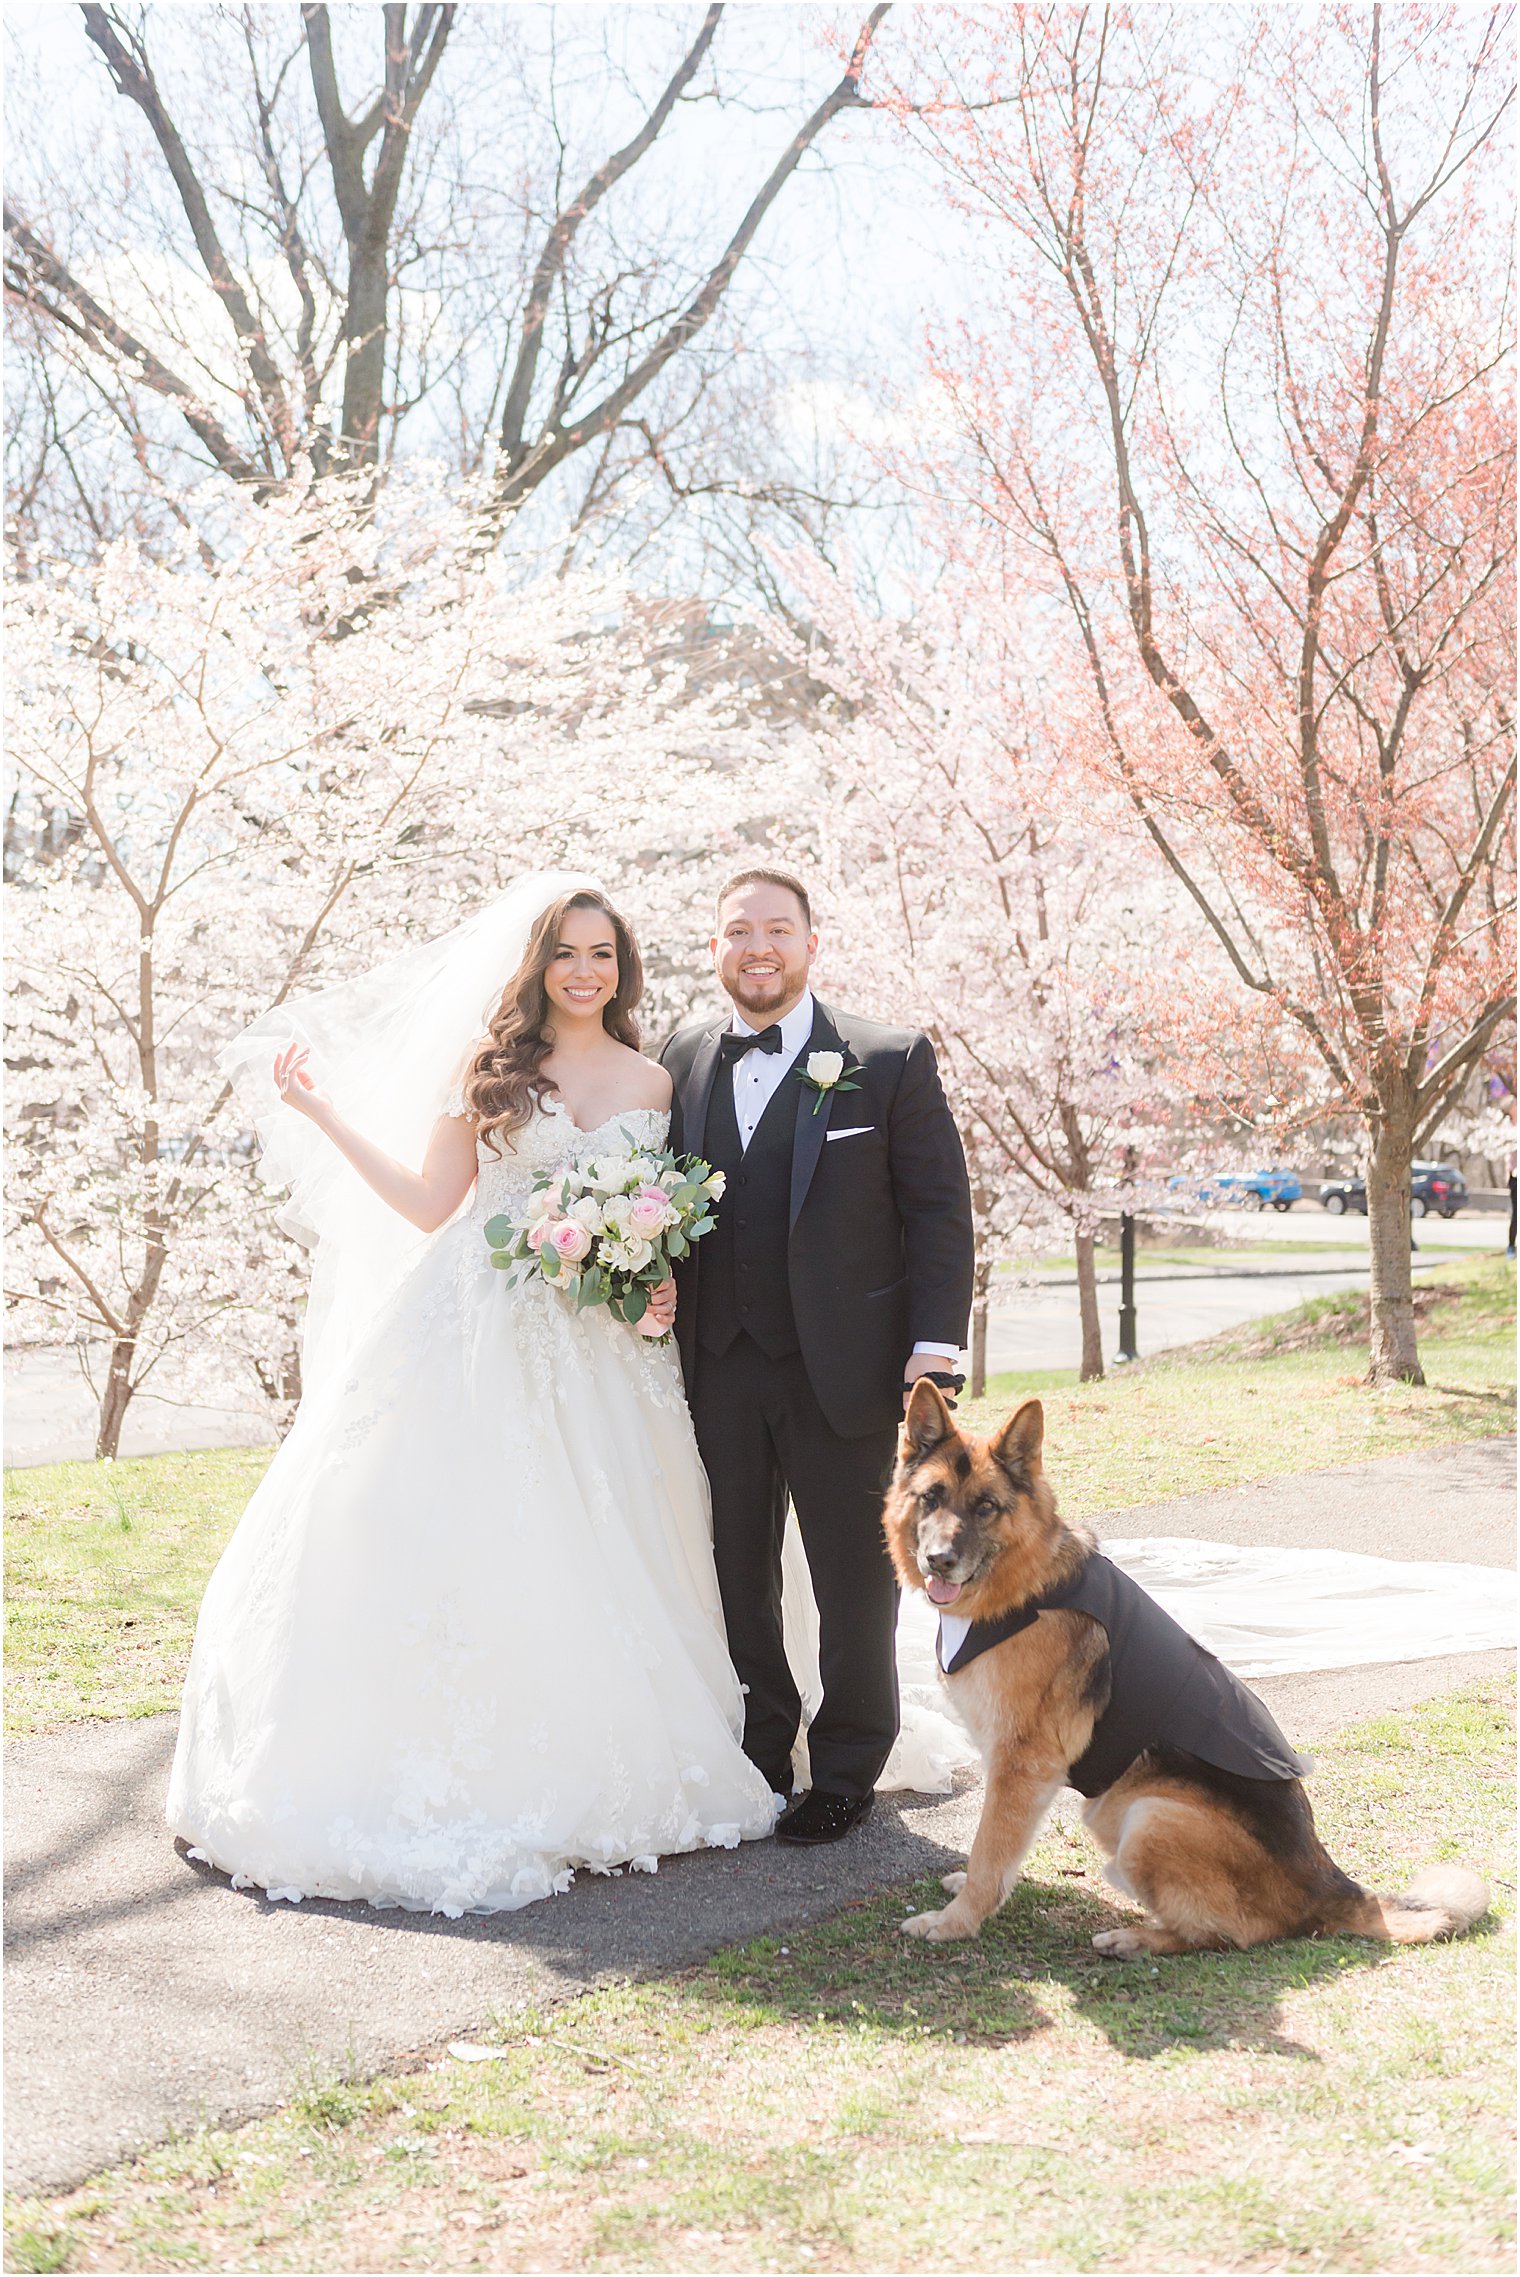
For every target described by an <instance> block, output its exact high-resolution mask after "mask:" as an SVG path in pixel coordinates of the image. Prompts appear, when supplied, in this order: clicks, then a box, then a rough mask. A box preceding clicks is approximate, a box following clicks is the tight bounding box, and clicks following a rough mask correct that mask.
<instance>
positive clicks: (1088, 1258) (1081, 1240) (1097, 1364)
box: [1077, 1233, 1103, 1384]
mask: <svg viewBox="0 0 1520 2277" xmlns="http://www.w3.org/2000/svg"><path fill="white" fill-rule="evenodd" d="M1077 1304H1078V1307H1079V1309H1080V1311H1081V1315H1082V1381H1083V1383H1084V1384H1092V1383H1097V1382H1099V1381H1100V1380H1101V1378H1102V1375H1103V1323H1102V1321H1101V1320H1100V1319H1099V1318H1098V1270H1097V1266H1096V1265H1095V1264H1094V1262H1093V1237H1092V1235H1091V1234H1090V1233H1079V1234H1078V1235H1077Z"/></svg>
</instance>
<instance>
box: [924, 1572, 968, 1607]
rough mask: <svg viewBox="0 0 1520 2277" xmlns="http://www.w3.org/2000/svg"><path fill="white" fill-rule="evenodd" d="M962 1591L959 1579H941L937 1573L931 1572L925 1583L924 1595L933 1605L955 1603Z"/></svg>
mask: <svg viewBox="0 0 1520 2277" xmlns="http://www.w3.org/2000/svg"><path fill="white" fill-rule="evenodd" d="M960 1593H961V1585H960V1583H959V1582H958V1581H941V1580H940V1577H939V1575H938V1574H937V1573H931V1574H930V1576H929V1578H928V1580H927V1581H926V1582H925V1583H924V1595H925V1596H926V1597H927V1598H928V1600H929V1602H930V1604H931V1605H953V1604H954V1603H955V1600H956V1599H957V1597H959V1595H960Z"/></svg>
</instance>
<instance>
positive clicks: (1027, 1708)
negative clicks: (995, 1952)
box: [884, 1382, 1488, 1960]
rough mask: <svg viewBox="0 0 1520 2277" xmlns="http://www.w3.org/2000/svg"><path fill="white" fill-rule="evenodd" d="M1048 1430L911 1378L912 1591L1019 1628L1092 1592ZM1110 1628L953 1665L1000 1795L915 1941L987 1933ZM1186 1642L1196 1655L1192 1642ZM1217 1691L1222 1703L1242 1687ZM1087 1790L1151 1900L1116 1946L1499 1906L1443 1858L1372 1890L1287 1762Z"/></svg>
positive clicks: (1165, 1759) (893, 1508) (1051, 1635)
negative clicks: (1329, 1842) (1337, 1846)
mask: <svg viewBox="0 0 1520 2277" xmlns="http://www.w3.org/2000/svg"><path fill="white" fill-rule="evenodd" d="M1044 1424H1045V1418H1044V1412H1043V1410H1042V1409H1041V1406H1040V1403H1039V1401H1038V1400H1037V1399H1030V1400H1026V1401H1025V1402H1024V1404H1023V1406H1022V1407H1020V1408H1019V1409H1018V1411H1017V1413H1016V1414H1015V1415H1013V1416H1012V1417H1011V1419H1010V1420H1009V1421H1008V1422H1007V1423H1005V1424H1004V1425H1003V1427H1002V1429H1001V1430H1000V1431H999V1432H997V1433H996V1434H995V1435H994V1436H993V1437H992V1438H990V1439H985V1440H980V1439H973V1438H971V1437H969V1436H968V1435H967V1434H966V1433H965V1432H963V1431H961V1430H959V1429H958V1428H957V1427H956V1425H955V1423H954V1422H953V1421H952V1419H951V1415H950V1411H949V1409H948V1408H947V1407H946V1405H945V1402H944V1400H943V1399H942V1398H941V1396H940V1394H939V1392H938V1391H937V1390H936V1388H935V1387H934V1385H933V1384H930V1383H924V1382H920V1383H918V1384H917V1385H916V1386H915V1387H914V1390H913V1393H912V1396H911V1398H910V1400H909V1402H908V1409H907V1414H906V1416H905V1418H904V1421H903V1431H902V1439H901V1443H900V1446H899V1452H898V1461H897V1467H896V1470H895V1472H894V1473H893V1478H892V1484H891V1488H890V1491H889V1493H888V1496H887V1503H886V1509H885V1512H884V1523H885V1527H886V1535H887V1545H888V1548H889V1550H890V1552H891V1556H892V1561H893V1563H894V1565H895V1566H896V1568H897V1573H898V1577H899V1579H900V1580H901V1582H902V1584H903V1586H904V1588H906V1589H922V1590H925V1592H926V1594H927V1595H928V1597H929V1599H930V1601H931V1603H934V1604H938V1605H940V1606H941V1607H943V1608H946V1609H947V1610H948V1609H949V1608H950V1607H952V1606H953V1608H954V1615H953V1618H954V1619H955V1620H957V1621H958V1622H959V1621H966V1620H969V1621H972V1622H977V1623H984V1622H991V1621H994V1620H1001V1619H1003V1617H1005V1616H1007V1617H1008V1619H1007V1620H1005V1621H1004V1625H1005V1626H1008V1625H1011V1624H1012V1622H1013V1621H1015V1620H1016V1619H1017V1617H1018V1609H1019V1608H1020V1607H1021V1606H1025V1605H1027V1604H1028V1603H1029V1602H1030V1601H1031V1600H1033V1599H1036V1598H1039V1597H1042V1596H1045V1595H1048V1594H1052V1593H1054V1594H1060V1593H1061V1592H1062V1590H1063V1589H1064V1590H1067V1591H1070V1590H1072V1589H1080V1588H1081V1587H1082V1586H1083V1583H1082V1578H1081V1577H1082V1576H1083V1574H1084V1572H1085V1569H1086V1567H1087V1561H1088V1560H1089V1559H1091V1558H1092V1557H1093V1556H1094V1555H1095V1552H1096V1544H1095V1542H1094V1539H1093V1537H1092V1535H1091V1534H1090V1533H1089V1532H1088V1531H1087V1529H1086V1528H1085V1527H1082V1526H1075V1525H1068V1524H1067V1523H1066V1522H1065V1521H1064V1520H1063V1519H1062V1518H1061V1517H1059V1516H1058V1515H1057V1511H1056V1505H1055V1497H1054V1495H1053V1494H1052V1492H1051V1490H1050V1487H1049V1485H1048V1484H1047V1482H1046V1479H1045V1475H1044V1471H1043V1469H1042V1467H1041V1460H1040V1454H1041V1447H1042V1444H1043V1439H1044ZM1124 1586H1125V1587H1126V1588H1127V1589H1131V1590H1133V1585H1132V1584H1128V1583H1125V1584H1124ZM1138 1595H1139V1593H1136V1596H1137V1597H1138ZM1151 1603H1152V1601H1150V1600H1145V1601H1144V1604H1143V1605H1142V1611H1144V1610H1145V1609H1146V1608H1148V1607H1149V1606H1150V1605H1151ZM1162 1618H1163V1620H1164V1616H1162ZM1168 1625H1169V1624H1168ZM956 1633H957V1634H959V1631H957V1632H956ZM980 1635H981V1639H982V1640H985V1638H986V1635H987V1631H986V1630H982V1631H981V1632H980ZM1174 1635H1175V1632H1174ZM943 1642H944V1639H943V1636H942V1646H943ZM1109 1642H1110V1640H1109V1635H1108V1632H1107V1630H1106V1629H1105V1628H1104V1627H1103V1625H1102V1624H1101V1623H1100V1622H1099V1621H1097V1620H1095V1619H1092V1618H1090V1617H1089V1615H1088V1614H1087V1613H1085V1612H1081V1611H1078V1610H1075V1609H1071V1608H1053V1609H1047V1610H1045V1611H1043V1612H1041V1613H1039V1614H1038V1616H1037V1617H1035V1618H1034V1619H1032V1620H1027V1621H1026V1623H1025V1625H1024V1626H1022V1627H1020V1628H1018V1630H1017V1633H1015V1634H1013V1635H1009V1636H1007V1637H1006V1638H1004V1640H1003V1641H1001V1642H996V1643H993V1644H992V1645H990V1647H987V1648H986V1649H981V1650H979V1652H978V1653H977V1656H976V1657H974V1658H971V1659H970V1660H969V1661H968V1662H967V1663H966V1665H965V1666H964V1667H963V1668H962V1669H961V1670H960V1672H959V1673H957V1674H952V1675H950V1676H948V1677H946V1679H945V1682H946V1684H947V1687H948V1689H949V1692H950V1697H951V1700H952V1702H953V1704H954V1706H955V1708H956V1709H957V1710H958V1712H959V1713H960V1715H961V1717H962V1718H963V1720H964V1721H965V1723H966V1724H967V1726H968V1727H969V1729H970V1731H971V1733H972V1735H973V1737H974V1738H975V1740H976V1742H977V1745H978V1746H979V1748H980V1749H981V1753H982V1761H983V1766H984V1770H985V1776H986V1789H985V1794H984V1798H983V1803H982V1815H981V1821H980V1824H979V1825H978V1827H977V1830H976V1838H975V1840H974V1842H973V1844H972V1848H971V1857H970V1860H969V1862H968V1865H967V1869H966V1871H965V1873H963V1874H947V1875H946V1876H945V1877H944V1887H945V1889H946V1890H948V1891H949V1892H950V1903H949V1904H948V1905H947V1906H945V1907H944V1908H943V1909H942V1910H941V1911H940V1912H938V1913H920V1914H917V1915H915V1916H914V1918H913V1919H912V1920H909V1921H905V1922H904V1923H903V1925H902V1926H903V1929H904V1931H905V1932H906V1934H907V1935H909V1936H910V1937H925V1938H929V1939H930V1940H932V1941H933V1942H935V1943H943V1942H947V1941H949V1940H952V1939H955V1938H962V1937H974V1936H976V1934H977V1932H978V1931H979V1930H980V1928H981V1925H982V1923H983V1922H984V1921H985V1920H986V1919H987V1917H988V1915H989V1914H991V1913H994V1912H996V1910H997V1908H998V1907H999V1906H1000V1905H1001V1904H1002V1903H1003V1901H1004V1899H1005V1898H1006V1897H1007V1896H1008V1894H1009V1892H1010V1890H1011V1889H1012V1888H1013V1886H1014V1884H1015V1882H1016V1881H1017V1880H1018V1877H1019V1870H1020V1867H1021V1866H1022V1864H1023V1862H1024V1858H1025V1855H1026V1854H1027V1852H1028V1850H1029V1847H1030V1844H1031V1843H1032V1842H1033V1840H1034V1838H1035V1835H1036V1833H1037V1832H1038V1830H1039V1827H1040V1823H1041V1821H1042V1819H1043V1818H1044V1816H1045V1813H1046V1811H1047V1809H1048V1808H1049V1806H1050V1804H1051V1803H1052V1801H1053V1800H1054V1798H1055V1796H1056V1795H1057V1793H1058V1792H1059V1790H1060V1789H1061V1787H1062V1786H1063V1785H1064V1784H1066V1781H1067V1774H1068V1772H1069V1771H1070V1770H1071V1769H1072V1768H1073V1767H1074V1766H1079V1765H1080V1762H1081V1759H1082V1758H1083V1756H1084V1755H1085V1754H1086V1752H1087V1751H1088V1749H1089V1747H1090V1745H1091V1744H1092V1736H1093V1732H1094V1727H1095V1725H1097V1724H1098V1723H1099V1721H1100V1719H1101V1718H1102V1717H1103V1715H1104V1713H1105V1710H1106V1709H1107V1708H1108V1706H1109V1699H1110V1667H1111V1660H1110V1652H1109ZM1179 1649H1181V1650H1183V1651H1185V1652H1187V1651H1196V1648H1193V1647H1190V1646H1188V1645H1187V1644H1186V1643H1185V1642H1181V1643H1180V1646H1179ZM943 1657H944V1659H945V1660H946V1661H948V1660H949V1659H951V1658H952V1657H953V1656H952V1654H951V1653H949V1652H946V1653H944V1656H943ZM1196 1657H1197V1659H1198V1661H1199V1662H1200V1664H1206V1666H1207V1668H1208V1671H1209V1684H1210V1685H1211V1686H1212V1687H1213V1690H1214V1696H1215V1697H1220V1696H1221V1694H1220V1687H1228V1688H1233V1687H1236V1686H1238V1679H1236V1678H1234V1677H1232V1676H1230V1675H1229V1673H1228V1671H1226V1670H1223V1669H1222V1668H1221V1667H1220V1666H1219V1664H1218V1663H1217V1662H1215V1661H1213V1660H1212V1659H1210V1658H1209V1656H1207V1655H1204V1654H1202V1653H1201V1652H1198V1653H1196ZM1239 1689H1240V1690H1241V1691H1242V1692H1244V1687H1239ZM1222 1696H1223V1697H1224V1700H1225V1704H1226V1707H1228V1706H1229V1704H1230V1699H1231V1693H1230V1692H1229V1691H1225V1692H1224V1693H1223V1695H1222ZM1241 1707H1242V1710H1243V1712H1246V1713H1248V1714H1254V1716H1255V1717H1256V1719H1257V1722H1258V1724H1259V1726H1260V1727H1262V1728H1264V1729H1265V1731H1267V1732H1268V1733H1270V1734H1271V1735H1272V1738H1273V1739H1274V1740H1275V1741H1277V1742H1280V1743H1281V1749H1282V1759H1283V1760H1285V1762H1286V1764H1287V1766H1288V1767H1289V1768H1291V1767H1293V1766H1294V1765H1295V1764H1296V1762H1297V1759H1296V1758H1295V1757H1293V1755H1292V1752H1291V1750H1289V1749H1287V1745H1286V1742H1283V1741H1282V1739H1281V1734H1280V1733H1278V1732H1277V1730H1276V1727H1275V1725H1273V1724H1272V1722H1271V1719H1270V1718H1269V1717H1268V1716H1267V1715H1266V1712H1265V1710H1264V1709H1262V1708H1261V1707H1260V1704H1259V1703H1258V1702H1256V1701H1255V1698H1254V1695H1246V1697H1245V1699H1244V1701H1243V1702H1242V1703H1241ZM1206 1712H1207V1711H1206ZM1205 1736H1207V1735H1206V1734H1205ZM1095 1752H1097V1751H1095ZM1220 1752H1222V1753H1224V1754H1225V1755H1226V1756H1228V1753H1229V1750H1228V1748H1222V1749H1221V1750H1220ZM1087 1791H1088V1793H1089V1796H1090V1799H1089V1801H1088V1802H1087V1805H1086V1807H1085V1809H1084V1811H1083V1814H1082V1815H1083V1818H1084V1820H1085V1822H1086V1824H1087V1825H1088V1826H1089V1827H1090V1828H1091V1830H1092V1832H1093V1834H1094V1835H1095V1836H1096V1838H1097V1840H1098V1842H1099V1844H1100V1845H1101V1847H1102V1849H1103V1850H1104V1852H1105V1853H1106V1856H1107V1860H1108V1864H1107V1868H1106V1876H1105V1878H1106V1879H1107V1880H1108V1881H1110V1882H1111V1883H1112V1884H1113V1885H1114V1887H1115V1888H1117V1889H1118V1890H1120V1891H1122V1892H1123V1893H1124V1894H1125V1895H1126V1896H1129V1897H1133V1898H1137V1899H1138V1900H1139V1901H1140V1903H1141V1904H1142V1905H1143V1906H1144V1907H1145V1910H1146V1918H1145V1919H1144V1920H1143V1921H1141V1922H1138V1923H1136V1924H1134V1925H1133V1926H1129V1925H1126V1926H1125V1927H1123V1928H1120V1929H1105V1930H1102V1931H1100V1932H1099V1934H1098V1935H1097V1936H1096V1937H1094V1939H1093V1944H1094V1945H1095V1946H1096V1947H1097V1949H1098V1951H1099V1952H1100V1953H1106V1954H1108V1955H1110V1956H1112V1957H1113V1958H1114V1959H1118V1960H1131V1959H1134V1958H1136V1957H1137V1956H1138V1955H1140V1954H1144V1953H1185V1952H1193V1951H1196V1950H1199V1949H1205V1950H1214V1951H1218V1950H1221V1949H1226V1948H1229V1947H1232V1946H1247V1945H1260V1944H1263V1943H1265V1942H1266V1941H1267V1940H1268V1939H1269V1938H1274V1937H1312V1936H1315V1935H1318V1934H1321V1933H1335V1932H1340V1933H1345V1932H1349V1933H1351V1934H1352V1935H1354V1936H1360V1937H1376V1938H1382V1939H1384V1940H1387V1941H1389V1942H1391V1943H1393V1944H1397V1945H1419V1944H1425V1943H1427V1942H1428V1941H1429V1940H1430V1939H1432V1938H1436V1937H1446V1936H1450V1935H1452V1934H1453V1933H1455V1932H1458V1931H1460V1930H1464V1929H1468V1928H1470V1927H1471V1926H1472V1924H1473V1923H1474V1922H1475V1921H1476V1920H1478V1919H1479V1918H1480V1916H1481V1915H1482V1914H1483V1913H1484V1912H1485V1911H1486V1910H1487V1906H1488V1892H1487V1890H1486V1888H1485V1887H1484V1885H1483V1883H1482V1882H1481V1881H1480V1880H1479V1879H1478V1877H1477V1875H1476V1874H1472V1873H1469V1872H1468V1871H1467V1870H1466V1869H1465V1868H1463V1867H1452V1866H1438V1867H1432V1868H1429V1869H1428V1870H1426V1871H1425V1872H1423V1873H1421V1874H1420V1875H1419V1876H1418V1877H1417V1878H1416V1879H1415V1880H1414V1881H1413V1882H1412V1883H1411V1885H1410V1887H1409V1889H1408V1891H1407V1892H1406V1894H1405V1895H1404V1896H1402V1897H1398V1898H1391V1897H1374V1896H1373V1895H1371V1894H1370V1893H1369V1892H1368V1891H1366V1890H1363V1889H1361V1888H1359V1887H1358V1885H1357V1884H1356V1883H1355V1882H1353V1881H1352V1880H1351V1879H1350V1877H1349V1876H1348V1875H1346V1874H1343V1873H1342V1871H1341V1869H1340V1868H1339V1866H1337V1865H1336V1863H1335V1861H1334V1860H1333V1859H1332V1858H1331V1857H1330V1856H1329V1854H1328V1852H1327V1851H1326V1850H1325V1849H1324V1847H1323V1846H1322V1844H1321V1843H1320V1841H1319V1838H1318V1836H1317V1835H1316V1833H1315V1831H1314V1814H1313V1812H1312V1811H1311V1810H1310V1807H1309V1799H1308V1797H1307V1795H1306V1794H1305V1793H1304V1789H1303V1785H1302V1783H1301V1781H1300V1780H1299V1779H1297V1778H1295V1777H1291V1776H1288V1775H1286V1773H1282V1774H1280V1775H1276V1776H1272V1777H1266V1778H1254V1777H1252V1778H1244V1777H1241V1776H1240V1775H1239V1774H1238V1773H1236V1772H1232V1771H1229V1770H1224V1769H1220V1768H1218V1767H1216V1765H1215V1764H1214V1763H1212V1762H1210V1761H1205V1760H1203V1759H1202V1758H1200V1757H1199V1756H1197V1755H1194V1754H1192V1753H1190V1752H1184V1751H1182V1750H1180V1749H1177V1748H1175V1747H1172V1746H1170V1745H1154V1746H1150V1747H1147V1748H1146V1749H1145V1750H1144V1751H1143V1752H1142V1753H1140V1754H1139V1755H1137V1756H1135V1757H1134V1758H1133V1760H1132V1761H1130V1763H1129V1765H1128V1768H1127V1769H1123V1770H1122V1771H1120V1772H1119V1774H1118V1775H1117V1776H1116V1777H1114V1778H1113V1781H1112V1784H1110V1785H1107V1786H1106V1787H1104V1788H1103V1789H1102V1790H1101V1791H1098V1792H1094V1791H1093V1786H1092V1784H1091V1782H1089V1784H1088V1787H1087Z"/></svg>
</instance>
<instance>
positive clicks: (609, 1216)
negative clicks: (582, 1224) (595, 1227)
mask: <svg viewBox="0 0 1520 2277" xmlns="http://www.w3.org/2000/svg"><path fill="white" fill-rule="evenodd" d="M602 1223H603V1225H604V1226H605V1227H606V1229H607V1231H608V1232H609V1233H610V1234H613V1235H615V1236H616V1237H617V1239H618V1240H620V1241H621V1240H622V1238H623V1236H624V1235H625V1234H626V1233H627V1231H628V1197H627V1195H626V1194H609V1195H608V1197H607V1199H606V1201H605V1202H603V1204H602Z"/></svg>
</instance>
